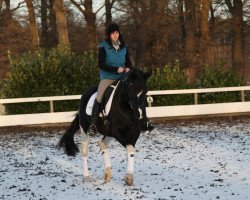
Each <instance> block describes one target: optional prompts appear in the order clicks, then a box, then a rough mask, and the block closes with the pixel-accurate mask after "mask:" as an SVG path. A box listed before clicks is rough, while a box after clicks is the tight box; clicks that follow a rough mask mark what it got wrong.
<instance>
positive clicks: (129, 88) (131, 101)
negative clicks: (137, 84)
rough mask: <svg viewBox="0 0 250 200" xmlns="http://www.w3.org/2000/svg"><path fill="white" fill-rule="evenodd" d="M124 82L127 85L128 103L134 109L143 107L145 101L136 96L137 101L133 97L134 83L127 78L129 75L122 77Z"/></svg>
mask: <svg viewBox="0 0 250 200" xmlns="http://www.w3.org/2000/svg"><path fill="white" fill-rule="evenodd" d="M122 84H123V85H124V86H125V90H126V96H127V98H128V104H129V106H130V108H131V109H132V110H135V109H138V108H142V107H143V106H144V102H143V101H142V102H139V101H138V98H136V101H134V99H135V98H133V97H132V90H133V88H132V87H133V85H132V83H131V82H130V81H129V80H128V79H127V76H126V77H125V78H124V79H122Z"/></svg>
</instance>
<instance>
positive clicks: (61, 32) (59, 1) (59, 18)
mask: <svg viewBox="0 0 250 200" xmlns="http://www.w3.org/2000/svg"><path fill="white" fill-rule="evenodd" d="M54 10H55V15H56V26H57V33H58V41H59V44H68V43H69V39H68V31H67V24H66V17H65V9H64V1H63V0H55V1H54Z"/></svg>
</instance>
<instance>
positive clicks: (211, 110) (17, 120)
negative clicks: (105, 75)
mask: <svg viewBox="0 0 250 200" xmlns="http://www.w3.org/2000/svg"><path fill="white" fill-rule="evenodd" d="M233 91H239V92H240V93H241V102H233V103H216V104H199V102H198V95H199V94H200V93H214V92H233ZM245 91H250V86H241V87H226V88H205V89H188V90H159V91H149V92H148V93H147V95H148V101H149V107H147V115H148V117H149V118H159V117H164V118H166V117H179V116H196V115H215V114H230V113H248V112H249V113H250V101H245ZM170 94H193V95H194V105H179V106H155V107H154V106H151V105H152V104H151V103H152V99H153V97H152V96H155V95H170ZM80 97H81V95H70V96H53V97H32V98H16V99H0V104H10V103H27V102H50V113H35V114H20V115H0V127H1V126H15V125H30V124H45V123H63V122H71V121H72V120H73V118H74V116H75V114H76V111H71V112H54V104H53V102H54V101H60V100H77V99H78V100H79V99H80Z"/></svg>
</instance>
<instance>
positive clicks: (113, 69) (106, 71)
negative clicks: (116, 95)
mask: <svg viewBox="0 0 250 200" xmlns="http://www.w3.org/2000/svg"><path fill="white" fill-rule="evenodd" d="M98 65H99V68H100V79H101V80H103V79H111V80H117V79H121V78H123V77H124V76H125V73H118V72H117V70H118V68H119V67H124V68H125V67H127V68H130V67H131V66H132V64H131V61H130V58H129V54H128V50H127V46H126V45H125V44H124V43H121V45H120V49H119V50H118V51H116V50H115V48H114V47H113V46H112V45H111V44H109V42H108V41H106V40H104V41H103V42H102V43H101V44H100V47H99V52H98Z"/></svg>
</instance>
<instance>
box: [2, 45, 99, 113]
mask: <svg viewBox="0 0 250 200" xmlns="http://www.w3.org/2000/svg"><path fill="white" fill-rule="evenodd" d="M10 63H11V64H10V72H9V75H8V77H7V79H6V80H4V81H3V82H2V91H1V94H2V95H1V98H22V97H40V96H57V95H76V94H81V93H82V92H83V90H84V89H85V88H87V87H89V86H92V85H94V84H97V83H98V79H99V75H98V67H97V57H96V55H95V54H94V53H91V52H88V53H85V54H83V55H81V56H78V55H75V54H74V53H72V52H71V51H70V48H69V47H67V46H61V47H57V48H54V49H52V50H43V49H41V50H38V51H37V52H35V53H28V54H24V55H22V56H21V57H18V58H10ZM78 104H79V101H58V102H55V111H66V110H76V109H78ZM6 111H7V112H8V113H15V114H18V113H34V112H48V111H49V102H45V103H23V104H7V105H6Z"/></svg>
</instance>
